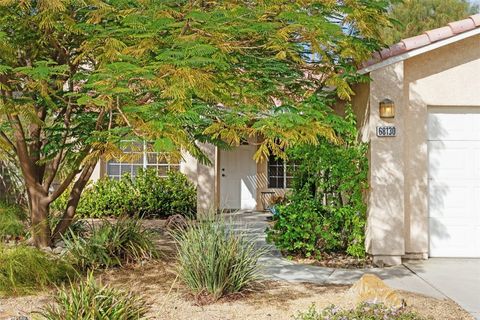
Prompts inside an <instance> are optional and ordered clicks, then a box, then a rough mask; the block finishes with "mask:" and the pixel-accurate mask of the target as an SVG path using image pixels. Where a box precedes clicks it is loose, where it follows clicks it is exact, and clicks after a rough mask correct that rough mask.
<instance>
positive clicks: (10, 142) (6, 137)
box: [0, 130, 17, 152]
mask: <svg viewBox="0 0 480 320" xmlns="http://www.w3.org/2000/svg"><path fill="white" fill-rule="evenodd" d="M0 136H1V137H2V138H3V140H4V141H5V142H6V143H7V144H8V145H9V146H10V147H11V148H12V149H13V151H14V152H17V148H16V147H15V145H14V144H13V142H12V141H11V140H10V139H9V138H8V136H7V135H6V134H5V132H3V131H2V130H0Z"/></svg>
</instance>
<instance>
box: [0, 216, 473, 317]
mask: <svg viewBox="0 0 480 320" xmlns="http://www.w3.org/2000/svg"><path fill="white" fill-rule="evenodd" d="M141 222H142V226H143V227H144V228H145V229H146V231H145V232H147V233H149V234H152V235H153V238H152V239H153V240H154V243H155V247H156V248H157V250H158V252H159V256H160V258H159V259H155V260H150V259H141V260H140V261H139V262H138V263H124V264H122V266H121V267H115V268H111V267H110V268H106V269H105V268H104V267H102V268H96V269H95V271H94V279H95V281H96V283H97V284H98V285H97V286H98V287H99V288H101V287H102V286H104V285H106V286H108V288H114V289H116V290H120V291H121V292H130V293H131V294H132V295H133V297H135V298H136V299H141V301H143V303H144V305H145V308H146V312H145V318H146V319H165V320H167V319H179V320H182V319H185V320H187V319H188V320H189V319H225V320H226V319H238V320H247V319H248V320H251V319H279V320H283V319H285V320H287V319H289V320H291V319H294V316H296V317H297V319H300V320H317V319H323V318H318V317H316V316H317V315H318V314H319V313H318V312H319V311H318V312H317V313H314V312H313V311H312V310H313V309H312V305H315V308H316V310H321V309H324V308H329V307H330V306H331V305H335V306H336V307H338V308H342V309H352V308H355V305H354V304H353V302H352V299H351V298H350V297H349V295H348V289H349V286H334V285H315V284H308V283H290V282H281V281H265V280H260V281H257V282H254V283H251V284H249V285H248V286H247V287H246V288H244V290H241V291H240V292H237V293H228V294H225V295H222V296H221V297H220V298H218V300H217V299H211V298H209V296H208V294H207V295H199V294H198V291H197V292H195V291H192V290H191V285H189V284H188V283H185V282H184V281H183V280H182V277H181V276H180V274H179V272H178V264H177V258H176V255H177V246H176V244H175V240H174V239H173V238H172V237H171V236H170V235H169V234H170V232H169V230H167V228H166V227H165V222H166V221H165V220H144V221H141ZM101 223H102V221H100V220H96V221H94V223H89V224H88V225H91V224H93V225H97V226H99V225H101ZM110 223H112V224H113V223H115V221H114V220H111V221H110ZM32 250H36V249H32ZM148 260H149V261H148ZM212 270H213V269H212ZM85 277H86V276H82V277H81V278H82V279H81V280H80V279H77V280H74V281H73V286H74V287H75V285H76V284H77V283H88V281H92V279H90V280H88V279H87V280H84V279H85ZM87 278H88V277H87ZM79 281H81V282H79ZM85 281H87V282H85ZM64 283H65V284H66V287H67V291H66V292H67V293H68V292H70V289H68V288H69V286H70V285H69V284H68V282H64ZM75 288H77V287H75ZM83 291H85V290H83ZM401 294H402V296H403V297H404V298H405V299H406V304H407V308H406V309H405V310H404V311H403V312H405V313H408V312H415V314H417V316H416V317H415V318H413V317H412V318H407V317H405V318H395V317H393V318H388V319H409V320H410V319H412V320H413V319H420V318H418V317H419V316H421V317H425V318H429V317H430V318H432V319H452V320H453V319H471V317H470V316H469V315H468V314H467V313H466V312H465V311H464V310H462V309H461V308H460V307H459V306H458V305H456V304H455V303H454V302H452V301H445V300H437V299H434V298H429V297H426V296H422V295H419V294H413V293H408V292H401ZM58 295H59V294H58V293H57V289H55V288H54V287H53V286H46V287H44V288H43V289H42V290H39V291H37V294H35V295H27V296H19V295H18V293H17V294H16V295H15V296H12V295H4V296H3V297H2V298H1V299H0V318H2V319H3V318H5V319H8V318H9V317H13V316H27V317H31V318H34V317H37V318H40V319H42V318H41V316H40V315H39V314H37V313H35V312H38V311H39V310H42V309H43V308H45V307H47V306H50V305H52V303H53V302H54V301H55V300H54V299H55V298H56V297H57V302H58ZM83 295H85V293H84V294H83ZM84 298H85V297H84ZM87 298H88V296H87ZM87 301H89V300H88V299H87ZM309 310H310V311H309ZM300 312H302V314H300ZM57 313H59V312H57ZM59 314H61V313H59ZM312 315H315V317H312ZM48 319H61V317H60V318H58V317H57V318H55V317H50V318H48ZM63 319H77V318H68V317H65V314H64V315H63ZM82 319H95V318H87V317H85V318H82ZM108 319H124V318H115V317H111V318H108ZM125 319H140V317H136V316H134V317H133V318H132V317H130V318H125ZM333 319H335V318H333ZM345 319H354V318H345ZM366 319H367V318H366ZM368 319H384V318H368ZM422 319H423V318H422Z"/></svg>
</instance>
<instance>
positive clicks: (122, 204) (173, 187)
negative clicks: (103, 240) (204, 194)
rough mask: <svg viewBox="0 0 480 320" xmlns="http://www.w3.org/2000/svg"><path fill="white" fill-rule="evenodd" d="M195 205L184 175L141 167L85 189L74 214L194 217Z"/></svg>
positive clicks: (194, 195)
mask: <svg viewBox="0 0 480 320" xmlns="http://www.w3.org/2000/svg"><path fill="white" fill-rule="evenodd" d="M67 200H68V195H67V194H64V195H63V196H62V197H60V198H59V199H58V200H57V201H56V202H54V203H53V205H52V208H53V209H54V210H56V211H60V210H62V209H63V208H65V206H66V203H67ZM196 206H197V192H196V188H195V186H194V185H193V183H191V182H190V181H189V180H188V178H187V177H186V176H185V175H183V174H181V173H180V172H176V171H170V172H169V173H168V175H167V177H164V178H163V177H159V176H158V175H157V173H156V171H155V170H145V171H143V170H141V171H139V172H138V175H137V176H136V177H135V179H132V178H131V177H130V176H129V175H124V176H123V177H122V178H121V179H120V180H111V179H108V178H106V179H100V180H99V181H97V182H96V183H95V184H93V185H92V186H90V187H89V188H87V189H86V190H85V191H84V194H83V196H82V198H81V199H80V203H79V205H78V207H77V214H78V216H79V217H84V218H101V217H120V216H123V215H130V216H140V217H143V218H164V217H167V216H170V215H173V214H181V215H184V216H193V215H195V212H196Z"/></svg>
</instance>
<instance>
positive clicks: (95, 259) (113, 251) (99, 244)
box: [64, 218, 158, 270]
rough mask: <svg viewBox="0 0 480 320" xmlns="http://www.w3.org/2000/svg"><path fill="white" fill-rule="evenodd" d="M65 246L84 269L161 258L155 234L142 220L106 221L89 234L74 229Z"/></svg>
mask: <svg viewBox="0 0 480 320" xmlns="http://www.w3.org/2000/svg"><path fill="white" fill-rule="evenodd" d="M64 241H65V246H66V248H67V249H68V251H69V253H70V255H71V256H72V257H73V259H74V261H75V264H76V265H77V266H78V267H79V268H80V269H82V270H90V269H98V268H110V267H117V266H123V265H125V264H131V263H137V262H141V261H146V260H151V259H154V258H157V257H158V251H157V249H156V247H155V242H154V238H153V234H152V233H151V232H150V231H149V230H145V229H143V228H142V226H141V224H140V221H139V220H138V219H131V218H121V219H120V220H118V221H116V222H110V221H107V220H104V221H103V222H102V223H101V224H100V225H99V226H94V227H93V228H92V231H91V233H90V235H89V236H88V237H83V236H80V235H77V234H75V233H73V232H71V233H70V235H69V236H68V237H64Z"/></svg>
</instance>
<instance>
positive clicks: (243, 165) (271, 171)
mask: <svg viewBox="0 0 480 320" xmlns="http://www.w3.org/2000/svg"><path fill="white" fill-rule="evenodd" d="M201 148H202V151H203V152H204V153H205V154H206V155H207V156H208V157H209V159H210V160H211V163H212V165H211V166H209V165H204V164H202V163H200V162H199V161H197V159H195V158H193V157H192V156H190V155H189V154H188V153H184V154H183V159H182V160H181V161H180V162H179V163H177V164H172V163H168V162H167V161H166V160H165V159H164V158H162V157H160V156H159V155H158V154H157V153H155V152H150V151H148V150H147V148H146V146H145V147H144V148H143V151H142V150H141V149H142V148H140V149H139V150H135V151H133V152H135V153H138V156H136V157H133V158H134V159H135V160H133V161H132V160H130V161H129V162H121V161H119V160H111V161H100V162H99V163H98V164H97V166H96V168H95V171H94V173H93V175H92V178H91V179H92V180H94V181H95V180H98V179H99V178H101V177H105V176H108V177H110V178H113V179H119V178H120V177H121V176H122V175H124V174H126V173H127V174H131V175H133V176H134V175H135V173H136V172H137V170H138V169H155V170H158V172H159V175H160V176H162V175H166V174H167V171H169V170H178V171H180V172H182V173H184V174H185V175H187V177H188V178H189V179H190V180H191V181H192V182H193V183H194V184H195V185H196V186H197V207H198V209H199V211H204V212H206V211H209V210H214V209H220V210H225V211H231V210H264V209H265V206H266V205H267V204H268V203H269V201H270V200H271V199H272V197H274V196H283V195H284V194H285V192H286V191H287V190H288V187H289V186H290V184H291V182H292V178H293V173H292V170H293V169H294V166H295V165H294V164H291V163H287V162H285V161H283V160H279V159H277V158H275V157H273V156H272V157H270V159H268V161H263V162H259V163H257V162H255V161H254V160H253V155H254V153H255V152H256V151H257V145H256V143H255V141H250V142H249V143H244V144H242V145H240V146H238V147H236V148H234V149H232V150H221V149H219V148H217V147H215V146H213V145H211V144H202V145H201Z"/></svg>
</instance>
